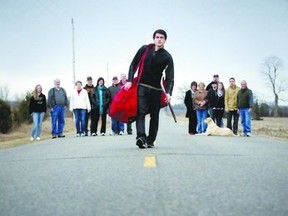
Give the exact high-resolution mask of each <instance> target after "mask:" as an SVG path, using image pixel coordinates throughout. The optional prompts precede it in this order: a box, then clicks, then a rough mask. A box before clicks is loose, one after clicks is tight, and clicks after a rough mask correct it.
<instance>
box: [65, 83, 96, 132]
mask: <svg viewBox="0 0 288 216" xmlns="http://www.w3.org/2000/svg"><path fill="white" fill-rule="evenodd" d="M90 110H91V105H90V101H89V97H88V92H87V91H86V90H85V89H83V88H82V82H81V81H77V82H76V88H75V89H74V90H73V92H72V94H71V98H70V111H71V112H73V114H74V118H75V126H76V131H77V137H78V136H85V116H86V112H90Z"/></svg>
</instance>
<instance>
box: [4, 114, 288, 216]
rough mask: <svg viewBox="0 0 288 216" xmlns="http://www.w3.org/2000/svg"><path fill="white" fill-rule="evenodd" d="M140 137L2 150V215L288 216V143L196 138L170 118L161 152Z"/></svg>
mask: <svg viewBox="0 0 288 216" xmlns="http://www.w3.org/2000/svg"><path fill="white" fill-rule="evenodd" d="M133 126H134V124H133ZM133 132H134V134H133V135H132V136H131V135H126V134H125V135H123V136H108V135H106V136H105V137H102V136H97V137H75V136H68V137H66V138H62V139H59V138H57V139H55V140H52V139H51V140H43V141H40V142H39V141H38V142H33V143H32V144H28V145H23V146H20V147H17V148H11V149H4V150H0V215H1V216H34V215H35V216H38V215H39V216H40V215H41V216H42V215H45V216H46V215H47V216H58V215H63V216H74V215H79V216H80V215H81V216H90V215H91V216H95V215H96V216H98V215H99V216H102V215H104V216H105V215H117V216H118V215H123V216H129V215H132V216H138V215H140V216H142V215H145V216H146V215H153V216H154V215H155V216H158V215H159V216H162V215H163V216H170V215H177V216H182V215H189V216H190V215H199V216H204V215H208V216H211V215H224V216H226V215H228V216H229V215H237V216H238V215H244V216H247V215H253V216H258V215H259V216H266V215H271V216H278V215H283V216H286V215H288V205H287V204H288V201H287V200H288V142H287V141H283V140H276V139H270V138H263V137H256V136H252V137H206V136H190V135H188V133H187V125H186V124H185V123H177V124H175V123H174V122H173V119H172V118H171V117H168V116H163V115H162V116H161V119H160V129H159V135H158V139H157V143H156V147H155V148H154V149H138V148H137V146H136V145H135V129H134V131H133Z"/></svg>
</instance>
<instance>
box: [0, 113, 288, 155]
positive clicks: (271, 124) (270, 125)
mask: <svg viewBox="0 0 288 216" xmlns="http://www.w3.org/2000/svg"><path fill="white" fill-rule="evenodd" d="M177 120H178V122H182V123H184V124H186V123H187V127H188V119H187V118H185V117H184V116H183V115H178V116H177ZM224 124H226V119H224ZM109 125H110V124H109V121H107V128H109V127H110V126H109ZM31 127H32V125H22V126H21V127H20V128H18V129H17V130H16V131H14V132H12V133H10V134H0V149H1V148H2V149H3V148H11V147H15V146H18V145H23V144H26V143H31V141H30V140H29V139H30V132H31ZM42 131H43V132H42V136H41V139H42V140H43V139H51V122H50V119H47V120H46V121H44V122H43V129H42ZM239 132H241V125H240V121H239ZM73 133H75V127H74V122H73V120H72V118H71V117H70V118H66V124H65V128H64V134H66V135H67V134H73ZM252 134H253V135H259V136H266V137H274V138H280V139H285V140H288V118H273V117H267V118H264V119H263V120H261V121H255V120H253V121H252ZM33 142H37V141H33Z"/></svg>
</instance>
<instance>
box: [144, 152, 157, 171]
mask: <svg viewBox="0 0 288 216" xmlns="http://www.w3.org/2000/svg"><path fill="white" fill-rule="evenodd" d="M144 167H146V168H155V167H156V157H155V155H152V154H150V155H147V156H146V157H145V159H144Z"/></svg>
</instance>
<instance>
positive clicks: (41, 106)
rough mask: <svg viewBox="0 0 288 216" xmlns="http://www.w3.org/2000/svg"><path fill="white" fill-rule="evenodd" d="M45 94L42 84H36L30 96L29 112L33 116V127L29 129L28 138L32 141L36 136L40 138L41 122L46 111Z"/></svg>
mask: <svg viewBox="0 0 288 216" xmlns="http://www.w3.org/2000/svg"><path fill="white" fill-rule="evenodd" d="M46 110H47V107H46V96H45V95H44V94H43V93H42V86H41V85H36V87H35V90H34V91H33V96H32V97H31V98H30V103H29V114H30V115H31V116H32V118H33V127H32V130H31V137H30V140H31V141H33V140H34V137H35V136H36V139H37V140H40V139H41V138H40V136H41V132H42V122H43V119H44V116H45V113H46Z"/></svg>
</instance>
